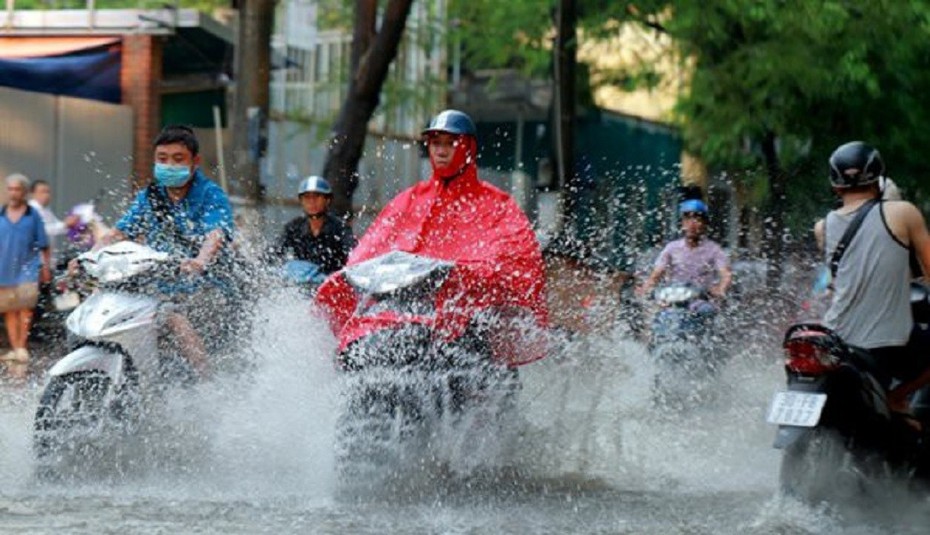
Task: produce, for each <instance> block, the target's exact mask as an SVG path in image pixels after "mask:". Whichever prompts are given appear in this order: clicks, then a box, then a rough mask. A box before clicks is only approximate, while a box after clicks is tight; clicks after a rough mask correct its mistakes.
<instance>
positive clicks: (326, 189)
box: [297, 175, 333, 197]
mask: <svg viewBox="0 0 930 535" xmlns="http://www.w3.org/2000/svg"><path fill="white" fill-rule="evenodd" d="M304 193H321V194H323V195H332V194H333V188H332V187H330V185H329V182H327V181H326V179H325V178H323V177H321V176H316V175H310V176H308V177H307V178H305V179H303V180H301V181H300V186H299V187H298V188H297V196H298V197H300V196H301V195H303V194H304Z"/></svg>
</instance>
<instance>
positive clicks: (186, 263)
mask: <svg viewBox="0 0 930 535" xmlns="http://www.w3.org/2000/svg"><path fill="white" fill-rule="evenodd" d="M206 269H207V263H206V262H204V261H203V260H201V259H199V258H188V259H186V260H183V261H182V262H181V273H188V274H191V275H197V274H201V273H203V272H204V271H205V270H206Z"/></svg>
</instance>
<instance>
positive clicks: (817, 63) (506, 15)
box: [452, 0, 930, 231]
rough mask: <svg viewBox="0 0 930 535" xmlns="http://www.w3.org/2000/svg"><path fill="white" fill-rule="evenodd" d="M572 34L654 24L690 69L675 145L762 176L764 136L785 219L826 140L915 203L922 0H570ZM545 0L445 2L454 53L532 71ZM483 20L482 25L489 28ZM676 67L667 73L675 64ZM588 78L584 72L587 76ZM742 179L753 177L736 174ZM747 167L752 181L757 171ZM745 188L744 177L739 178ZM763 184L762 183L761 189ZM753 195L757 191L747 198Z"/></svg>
mask: <svg viewBox="0 0 930 535" xmlns="http://www.w3.org/2000/svg"><path fill="white" fill-rule="evenodd" d="M578 4H579V28H580V29H581V30H582V31H583V34H584V35H585V37H586V38H591V39H598V38H608V37H611V36H615V35H616V34H617V32H618V28H620V24H621V23H625V22H634V23H637V24H640V25H642V26H643V27H644V28H649V29H651V30H653V31H656V32H661V33H664V34H667V35H668V36H669V37H671V38H672V39H673V41H674V42H675V43H676V46H677V51H675V52H673V54H674V55H675V56H676V57H675V58H674V59H675V60H676V61H678V62H680V64H681V65H682V66H683V67H684V68H685V69H686V70H687V71H688V72H690V73H691V74H690V76H691V79H690V84H689V88H688V90H687V91H685V92H684V93H683V94H682V95H680V96H679V99H678V103H677V106H676V107H675V115H674V121H675V122H676V123H677V125H678V126H679V127H680V128H681V131H682V135H683V138H684V141H685V144H686V146H687V147H688V148H689V150H691V151H692V152H694V153H695V154H697V155H698V156H700V157H701V158H702V159H703V160H704V161H705V162H706V163H708V164H709V166H710V167H711V168H712V169H717V170H721V171H723V170H726V171H729V173H730V175H731V176H736V177H747V178H745V179H746V180H752V181H753V182H752V184H751V188H750V189H752V190H758V187H757V185H758V183H759V182H758V181H759V180H762V181H764V182H763V183H767V180H768V179H767V178H766V175H765V173H759V172H758V171H759V170H760V169H763V165H764V161H763V158H762V152H761V151H760V150H759V142H760V140H761V139H763V137H764V136H765V135H766V134H769V133H774V134H775V135H776V136H777V139H778V146H779V153H778V158H779V162H778V163H779V167H780V169H781V171H782V173H783V176H782V179H783V180H785V181H786V183H787V198H786V199H784V200H782V201H780V202H779V204H781V207H782V208H783V209H785V210H786V211H788V212H789V213H788V218H787V221H788V223H789V224H790V225H792V226H793V227H794V228H795V229H797V230H799V231H800V230H801V229H804V230H805V231H806V229H807V228H808V227H809V223H810V221H811V220H812V218H813V215H814V213H822V212H823V210H824V208H825V207H826V206H827V205H828V204H829V199H830V195H831V194H830V192H829V186H828V183H827V180H826V159H827V157H828V156H829V154H830V152H831V151H832V149H833V148H834V147H835V146H837V145H838V144H840V143H842V142H845V141H849V140H851V139H863V140H867V141H869V142H871V143H873V144H875V145H876V146H878V147H879V149H880V150H881V151H882V154H883V156H884V157H885V160H886V164H887V166H888V170H889V174H890V176H892V177H893V178H894V179H895V180H896V181H897V182H898V183H899V184H900V185H901V186H903V187H904V189H905V192H906V195H907V196H908V198H910V199H913V200H915V201H917V202H921V201H922V199H924V198H926V197H927V196H930V186H927V185H925V184H927V182H926V181H925V180H923V177H924V176H927V175H928V174H930V159H927V158H924V157H923V156H922V152H923V151H922V148H921V147H922V146H923V144H924V136H923V130H924V129H925V127H926V125H927V124H928V121H930V107H928V106H926V105H924V102H923V101H924V99H925V97H924V95H926V94H928V93H930V54H927V53H926V43H927V42H928V41H930V3H928V2H926V0H804V1H795V0H714V1H712V2H708V1H706V0H675V1H672V0H641V1H635V2H633V1H627V2H617V1H611V0H578ZM554 6H555V0H551V1H542V0H537V1H530V2H498V1H496V0H453V2H452V9H453V11H454V12H456V11H457V10H461V12H459V14H457V15H456V16H458V17H459V18H460V19H462V20H469V21H473V22H472V24H471V25H466V26H464V27H463V28H462V31H463V35H464V36H465V38H467V39H466V41H467V43H468V46H467V47H466V49H467V56H466V57H467V59H468V60H470V61H472V62H473V63H477V64H481V65H486V66H498V67H501V66H518V67H521V68H524V69H526V70H528V71H530V72H532V73H534V74H545V73H546V72H547V71H546V66H547V65H548V61H549V41H548V39H549V36H551V32H552V27H553V24H552V21H551V18H550V12H551V10H552V9H553V8H554ZM487 28H494V29H495V31H494V32H490V31H488V30H487ZM665 74H668V73H663V72H662V71H660V70H658V69H657V68H656V65H655V64H652V63H647V62H644V63H643V64H641V65H638V66H635V67H634V68H632V69H629V70H627V71H618V72H613V73H600V74H599V76H598V77H597V78H596V81H597V83H602V84H603V83H607V84H611V85H615V86H617V87H621V88H623V89H635V88H640V87H653V86H655V85H657V84H660V83H661V77H662V76H663V75H665ZM675 75H677V73H675ZM592 79H595V78H592ZM748 177H755V178H748ZM760 177H761V178H760ZM747 185H749V184H747ZM765 189H767V188H763V190H765ZM758 197H759V198H758V199H757V200H758V201H759V202H764V201H766V200H767V199H766V198H765V197H766V196H765V195H761V196H758Z"/></svg>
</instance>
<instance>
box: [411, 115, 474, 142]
mask: <svg viewBox="0 0 930 535" xmlns="http://www.w3.org/2000/svg"><path fill="white" fill-rule="evenodd" d="M432 132H446V133H448V134H455V135H460V136H472V137H477V135H478V131H477V129H476V128H475V123H474V122H473V121H472V120H471V117H469V116H468V115H466V114H464V113H462V112H460V111H458V110H443V111H441V112H439V114H438V115H436V116H435V117H433V119H432V120H431V121H430V122H429V126H427V127H426V128H425V129H424V130H423V132H422V134H423V135H424V136H425V135H427V134H430V133H432Z"/></svg>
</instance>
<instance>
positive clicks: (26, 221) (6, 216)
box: [0, 174, 51, 363]
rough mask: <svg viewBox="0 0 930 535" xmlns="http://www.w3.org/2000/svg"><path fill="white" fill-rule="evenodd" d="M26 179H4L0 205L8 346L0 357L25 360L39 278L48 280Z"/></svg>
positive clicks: (1, 288) (41, 230)
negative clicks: (4, 195) (4, 199)
mask: <svg viewBox="0 0 930 535" xmlns="http://www.w3.org/2000/svg"><path fill="white" fill-rule="evenodd" d="M28 189H29V179H28V178H26V177H25V176H23V175H20V174H13V175H10V176H8V177H7V178H6V191H7V204H6V205H5V206H3V207H2V208H0V312H2V313H3V314H4V321H5V323H6V332H7V336H8V337H9V339H10V346H11V347H12V349H11V350H10V351H9V352H8V353H6V354H5V355H3V356H2V357H0V359H2V360H5V361H10V362H18V363H26V362H29V351H28V350H27V349H26V341H27V339H28V337H29V327H30V324H31V323H32V311H33V308H35V306H36V300H37V299H38V295H39V285H38V283H39V281H40V280H41V281H42V282H48V281H49V280H51V271H50V270H49V262H50V255H49V246H48V237H47V236H46V234H45V225H44V224H43V222H42V217H41V215H39V213H38V211H36V210H35V209H34V208H32V207H31V206H29V205H28V204H27V203H26V192H27V191H28Z"/></svg>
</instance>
